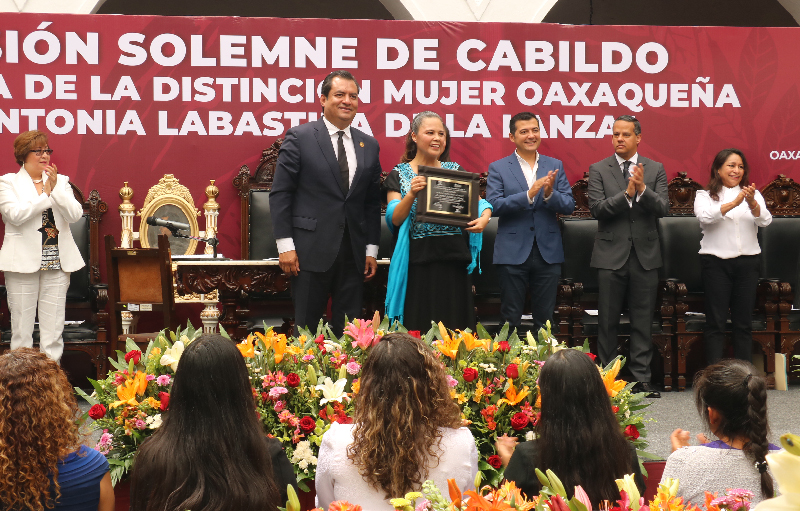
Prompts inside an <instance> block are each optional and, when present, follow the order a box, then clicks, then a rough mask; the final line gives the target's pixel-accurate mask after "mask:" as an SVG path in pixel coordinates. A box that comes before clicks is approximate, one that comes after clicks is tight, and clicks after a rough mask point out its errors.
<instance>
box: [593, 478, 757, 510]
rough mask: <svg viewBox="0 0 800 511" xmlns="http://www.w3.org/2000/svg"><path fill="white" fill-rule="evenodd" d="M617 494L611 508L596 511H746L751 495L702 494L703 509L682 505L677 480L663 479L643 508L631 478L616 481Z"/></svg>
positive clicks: (744, 492) (605, 505) (735, 491)
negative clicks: (617, 496)
mask: <svg viewBox="0 0 800 511" xmlns="http://www.w3.org/2000/svg"><path fill="white" fill-rule="evenodd" d="M617 486H618V487H619V490H620V500H618V501H617V503H616V505H614V506H613V507H612V506H611V505H610V504H609V503H608V502H605V503H603V504H601V506H600V509H603V510H609V511H748V510H749V509H750V500H751V499H752V498H753V493H752V492H751V491H749V490H742V489H728V490H727V491H726V492H725V495H723V496H717V493H711V492H708V491H707V492H705V502H704V504H703V505H698V504H692V503H689V502H686V503H684V502H683V497H678V488H679V487H680V483H679V481H678V480H677V479H673V478H671V477H669V478H667V479H666V480H665V481H664V482H663V483H661V484H659V485H658V490H657V492H656V495H655V497H653V500H651V501H650V504H649V505H645V502H644V497H641V496H640V495H639V490H638V489H637V488H636V483H635V482H634V481H633V476H632V475H626V476H625V477H624V478H623V479H617Z"/></svg>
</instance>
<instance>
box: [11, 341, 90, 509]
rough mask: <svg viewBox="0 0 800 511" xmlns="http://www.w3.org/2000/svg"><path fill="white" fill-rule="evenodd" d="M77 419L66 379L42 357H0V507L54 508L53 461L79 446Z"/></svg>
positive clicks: (25, 353)
mask: <svg viewBox="0 0 800 511" xmlns="http://www.w3.org/2000/svg"><path fill="white" fill-rule="evenodd" d="M79 415H80V412H79V411H78V403H77V401H76V400H75V396H74V395H73V393H72V388H71V387H70V385H69V382H68V381H67V376H66V375H65V374H64V372H63V371H62V370H61V368H60V367H59V366H58V364H57V363H56V362H54V361H53V360H51V359H49V358H48V357H47V356H46V355H45V354H44V353H41V352H40V351H38V350H34V349H32V348H20V349H17V350H14V351H10V352H8V353H6V354H5V355H3V356H0V507H3V508H4V509H31V510H35V511H41V510H43V509H44V506H45V505H46V506H47V507H48V508H52V507H54V505H55V500H56V499H58V498H59V497H61V489H60V487H59V484H58V461H59V460H60V459H61V458H63V457H64V456H66V455H67V454H69V453H71V452H74V451H76V450H78V448H79V447H80V438H79V436H78V428H77V426H76V424H75V421H76V420H77V418H78V417H79ZM50 474H52V488H53V490H54V491H55V495H53V494H51V491H50V489H51V480H50V477H49V476H50ZM43 497H44V498H43ZM43 502H44V504H43Z"/></svg>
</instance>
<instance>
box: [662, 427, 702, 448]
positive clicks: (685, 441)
mask: <svg viewBox="0 0 800 511" xmlns="http://www.w3.org/2000/svg"><path fill="white" fill-rule="evenodd" d="M690 437H691V435H690V434H689V432H688V431H686V430H684V429H681V428H678V429H676V430H675V431H673V432H672V434H671V435H670V436H669V440H670V443H671V444H672V452H675V451H677V450H678V449H680V448H681V447H688V446H689V445H691V444H690V443H689V439H690ZM695 438H697V441H698V442H700V443H701V444H705V443H708V438H706V436H705V435H704V434H702V433H698V434H697V435H696V436H695Z"/></svg>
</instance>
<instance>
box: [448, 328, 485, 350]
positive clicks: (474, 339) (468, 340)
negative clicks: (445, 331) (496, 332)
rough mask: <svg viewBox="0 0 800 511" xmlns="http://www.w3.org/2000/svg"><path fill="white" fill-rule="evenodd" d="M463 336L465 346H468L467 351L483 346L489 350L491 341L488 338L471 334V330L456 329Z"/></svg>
mask: <svg viewBox="0 0 800 511" xmlns="http://www.w3.org/2000/svg"><path fill="white" fill-rule="evenodd" d="M456 331H457V332H458V334H459V336H460V337H461V340H462V341H464V347H466V348H467V351H472V350H474V349H475V348H483V349H484V351H489V343H490V342H491V341H489V340H488V339H478V336H476V335H474V334H471V333H469V332H462V331H461V330H456Z"/></svg>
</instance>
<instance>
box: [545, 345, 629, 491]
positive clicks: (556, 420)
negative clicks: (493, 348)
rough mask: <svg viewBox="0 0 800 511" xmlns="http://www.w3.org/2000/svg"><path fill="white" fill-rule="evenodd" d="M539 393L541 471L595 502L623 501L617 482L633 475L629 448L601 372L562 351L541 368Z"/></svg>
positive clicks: (571, 352) (575, 354)
mask: <svg viewBox="0 0 800 511" xmlns="http://www.w3.org/2000/svg"><path fill="white" fill-rule="evenodd" d="M539 389H540V392H541V396H542V415H541V418H540V420H539V423H538V425H537V432H538V433H539V441H538V451H539V464H537V465H536V466H537V467H539V468H541V469H542V470H546V469H548V468H549V469H552V470H553V472H555V473H556V474H558V476H559V477H560V478H561V480H562V481H563V482H564V487H565V488H567V491H569V492H572V491H573V488H574V487H575V486H576V485H581V486H582V487H583V489H584V490H586V493H587V494H588V495H589V498H590V499H591V501H592V502H593V503H594V502H600V501H602V500H610V501H612V502H613V501H614V500H616V499H617V498H619V490H618V489H617V485H616V483H615V482H614V480H615V479H618V478H621V477H622V476H624V475H625V474H628V473H630V472H631V471H632V467H631V466H630V463H631V451H630V444H628V442H627V440H626V439H625V437H624V436H623V435H622V432H621V431H620V428H619V424H618V423H617V420H616V418H615V417H614V413H613V412H612V410H611V400H610V398H609V396H608V392H607V391H606V388H605V385H604V384H603V380H602V378H601V376H600V371H599V370H598V367H597V366H596V365H595V364H594V362H592V360H591V359H590V358H589V357H588V356H587V355H586V354H585V353H582V352H580V351H577V350H572V349H564V350H560V351H557V352H556V353H554V354H553V355H552V356H551V357H550V358H549V359H547V362H545V364H544V367H542V370H541V373H540V374H539Z"/></svg>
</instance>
